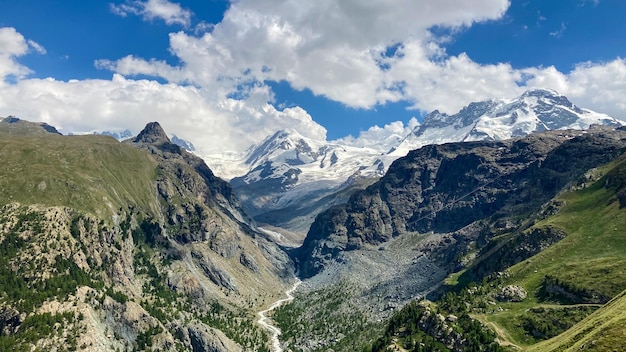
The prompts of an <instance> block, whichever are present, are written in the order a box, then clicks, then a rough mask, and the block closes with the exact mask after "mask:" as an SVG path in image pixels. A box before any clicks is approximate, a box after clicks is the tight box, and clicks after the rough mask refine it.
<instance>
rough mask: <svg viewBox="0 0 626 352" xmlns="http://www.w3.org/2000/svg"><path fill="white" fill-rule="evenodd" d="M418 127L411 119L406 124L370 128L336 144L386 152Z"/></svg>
mask: <svg viewBox="0 0 626 352" xmlns="http://www.w3.org/2000/svg"><path fill="white" fill-rule="evenodd" d="M419 125H420V123H419V121H417V119H416V118H415V117H412V118H411V119H410V120H409V121H408V122H407V123H406V124H404V123H403V122H402V121H395V122H392V123H389V124H386V125H385V126H383V127H379V126H372V127H370V128H369V129H368V130H367V131H361V133H359V135H358V137H353V136H347V137H344V138H340V139H338V140H336V142H338V143H341V144H346V145H350V146H354V147H368V146H378V147H380V151H381V152H386V151H388V150H389V149H390V148H392V147H394V146H397V144H398V142H399V141H401V140H402V139H403V138H404V137H406V136H407V135H408V134H409V133H411V131H413V130H414V129H415V128H416V127H417V126H419Z"/></svg>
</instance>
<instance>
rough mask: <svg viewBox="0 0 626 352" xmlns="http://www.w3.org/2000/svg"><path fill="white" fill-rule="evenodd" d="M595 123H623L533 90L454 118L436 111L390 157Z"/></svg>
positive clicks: (463, 111) (489, 102) (480, 105)
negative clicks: (443, 145) (450, 144)
mask: <svg viewBox="0 0 626 352" xmlns="http://www.w3.org/2000/svg"><path fill="white" fill-rule="evenodd" d="M594 124H600V125H609V126H621V125H622V122H620V121H619V120H617V119H615V118H613V117H611V116H608V115H606V114H601V113H597V112H594V111H591V110H588V109H581V108H579V107H578V106H576V105H574V104H572V103H571V102H570V101H569V100H568V99H567V97H565V96H564V95H561V94H559V93H557V92H555V91H553V90H548V89H534V90H529V91H526V92H525V93H524V94H522V95H521V96H519V97H517V98H515V99H510V100H504V99H498V100H486V101H482V102H476V103H471V104H469V105H468V106H466V107H464V108H463V109H461V111H459V112H458V113H456V114H454V115H448V114H444V113H441V112H439V111H437V110H435V111H433V112H431V113H430V114H428V115H426V117H424V121H423V123H422V124H421V125H420V126H418V127H417V128H416V129H415V130H414V131H413V133H411V134H409V135H408V136H407V137H406V138H405V140H404V141H402V143H400V145H398V147H397V148H395V149H394V151H393V152H392V153H391V154H392V155H395V156H398V157H399V156H403V155H406V153H407V152H408V151H409V150H412V149H417V148H419V147H422V146H424V145H428V144H441V143H447V142H458V141H479V140H504V139H509V138H513V137H519V136H524V135H527V134H530V133H533V132H540V131H546V130H561V129H587V128H589V126H591V125H594Z"/></svg>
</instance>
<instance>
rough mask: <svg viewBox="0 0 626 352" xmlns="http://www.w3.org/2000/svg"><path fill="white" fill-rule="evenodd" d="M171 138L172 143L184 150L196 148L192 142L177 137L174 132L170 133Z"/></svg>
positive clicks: (190, 150)
mask: <svg viewBox="0 0 626 352" xmlns="http://www.w3.org/2000/svg"><path fill="white" fill-rule="evenodd" d="M171 140H172V143H174V144H176V145H177V146H180V147H183V148H185V150H186V151H188V152H193V151H194V150H196V147H195V146H194V145H193V143H191V142H189V141H186V140H184V139H182V138H180V137H178V136H177V135H175V134H173V135H172V138H171Z"/></svg>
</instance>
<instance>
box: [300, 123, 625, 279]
mask: <svg viewBox="0 0 626 352" xmlns="http://www.w3.org/2000/svg"><path fill="white" fill-rule="evenodd" d="M625 133H626V132H624V131H621V130H611V129H607V128H597V129H595V130H590V131H588V132H580V131H579V132H576V131H559V132H556V131H555V132H544V133H541V134H535V135H531V136H528V137H524V138H519V139H513V140H508V141H502V142H470V143H451V144H444V145H431V146H426V147H423V148H421V149H418V150H415V151H412V152H411V153H409V154H408V155H407V156H406V157H404V158H401V159H399V160H397V161H396V162H395V163H394V164H393V165H392V166H391V167H390V168H389V171H388V172H387V174H386V175H385V176H384V177H383V178H381V180H380V181H378V182H377V183H375V184H373V185H371V186H369V187H368V188H367V189H366V190H365V191H362V192H357V193H356V194H354V195H353V196H352V197H351V198H350V200H349V201H348V203H347V204H346V205H344V206H338V207H334V208H331V209H329V210H328V211H326V212H324V213H322V214H320V215H319V216H318V217H317V219H316V220H315V222H314V223H313V225H312V226H311V230H310V231H309V233H308V235H307V238H306V239H305V241H304V244H303V245H302V247H301V248H300V249H299V250H298V251H297V256H298V258H299V259H300V261H301V267H300V273H301V275H304V276H305V277H310V276H312V275H315V274H316V273H318V272H319V271H321V270H322V269H323V268H324V267H325V266H326V265H327V264H328V263H330V262H332V261H335V260H337V259H338V258H340V257H341V253H342V252H344V251H351V250H355V249H359V248H362V247H364V246H366V245H378V244H381V243H384V242H387V241H389V240H390V239H392V238H394V237H397V236H400V235H402V234H405V233H413V232H418V233H427V232H429V231H434V232H435V233H447V232H454V231H458V230H461V229H463V228H464V227H466V226H468V225H470V224H472V223H473V222H475V221H478V220H481V219H484V218H488V217H493V218H498V217H504V216H505V215H508V214H517V215H516V216H517V217H513V218H511V217H510V216H509V217H508V219H507V221H509V222H513V223H515V222H519V221H522V220H523V219H524V217H525V216H527V215H528V214H530V213H531V212H532V211H535V210H537V209H538V208H539V207H540V206H541V205H542V204H543V203H544V202H546V201H548V200H549V199H551V198H552V197H553V196H554V195H556V194H557V193H558V192H559V191H561V189H562V188H563V187H564V186H565V185H567V184H568V183H569V182H571V181H573V180H575V179H576V178H578V177H580V176H581V175H582V174H584V173H585V172H586V171H587V170H589V169H590V168H592V167H595V166H598V165H600V164H602V163H606V162H608V161H610V160H612V159H613V158H615V157H616V156H617V155H619V153H621V150H622V148H624V146H625V144H624V143H625V142H624V140H623V139H624V137H625V136H626V134H625ZM503 226H507V225H503Z"/></svg>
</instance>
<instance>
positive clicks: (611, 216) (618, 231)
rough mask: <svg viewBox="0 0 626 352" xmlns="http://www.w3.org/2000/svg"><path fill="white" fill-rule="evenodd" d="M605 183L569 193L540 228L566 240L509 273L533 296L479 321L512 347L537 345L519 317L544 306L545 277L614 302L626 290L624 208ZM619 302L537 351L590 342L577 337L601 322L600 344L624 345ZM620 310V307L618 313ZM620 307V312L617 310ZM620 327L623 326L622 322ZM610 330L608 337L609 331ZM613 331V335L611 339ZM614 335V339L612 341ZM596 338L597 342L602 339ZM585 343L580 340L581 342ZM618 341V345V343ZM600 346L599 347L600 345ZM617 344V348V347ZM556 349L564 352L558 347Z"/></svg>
mask: <svg viewBox="0 0 626 352" xmlns="http://www.w3.org/2000/svg"><path fill="white" fill-rule="evenodd" d="M624 160H625V158H624V157H622V158H620V160H618V161H616V162H614V163H612V164H610V165H609V166H607V167H606V168H605V170H606V171H608V172H613V171H614V170H615V169H616V168H623V167H624V165H625V162H624ZM604 184H605V180H604V179H601V180H600V181H598V182H596V183H595V184H593V185H592V186H591V187H589V188H587V189H584V190H581V191H577V192H571V193H566V194H564V195H562V196H561V199H562V200H564V201H565V202H566V204H567V205H566V206H565V207H564V209H563V210H562V211H561V212H560V213H559V214H557V215H556V216H553V217H550V218H548V219H546V220H544V221H542V222H540V223H538V224H536V226H545V225H551V226H555V227H559V228H562V229H563V230H565V232H566V233H567V234H568V236H567V237H566V238H565V239H563V240H562V241H560V242H558V243H556V244H555V245H553V246H551V247H549V248H547V249H546V250H544V251H542V252H541V253H539V254H538V255H536V256H534V257H532V258H531V259H530V260H527V261H523V262H521V263H519V264H517V265H515V266H513V267H511V268H510V272H511V278H510V279H509V280H507V281H508V282H509V283H513V284H517V285H521V286H523V287H524V288H526V290H527V291H528V292H529V296H528V298H527V299H526V300H524V301H523V302H521V303H504V304H502V307H503V308H504V311H503V312H498V313H494V314H488V315H484V316H482V317H481V318H482V319H483V320H485V321H486V322H488V323H492V324H496V325H497V326H498V327H499V328H501V329H502V330H504V331H505V335H506V337H507V338H508V340H510V341H511V342H513V343H514V344H518V345H521V346H529V345H531V344H533V343H535V341H534V340H533V339H532V338H529V337H528V336H525V335H524V334H523V333H522V331H521V329H520V328H519V326H518V322H519V320H518V317H519V316H520V315H521V314H523V313H524V312H525V311H526V310H528V309H529V308H531V307H535V306H540V305H542V304H544V302H541V301H540V298H539V297H538V295H536V293H537V292H539V290H540V287H541V283H542V280H543V278H544V277H545V276H546V275H550V276H553V277H557V278H559V279H561V280H564V281H566V282H568V283H571V284H574V285H576V286H578V287H582V288H587V289H592V290H595V291H597V292H599V293H602V294H604V295H606V296H609V297H613V296H616V295H618V294H620V292H622V291H623V290H624V289H626V280H624V278H625V277H626V241H624V239H626V234H625V233H624V229H626V209H622V208H620V204H619V202H618V201H617V198H616V197H615V191H614V190H608V189H606V188H605V187H604ZM619 297H620V298H619V299H618V300H617V301H613V302H612V303H611V304H608V305H607V306H606V307H604V308H602V309H600V310H598V311H597V312H595V313H593V314H592V315H591V316H590V317H588V318H587V319H585V320H584V321H582V322H580V323H579V324H578V325H576V327H575V328H572V330H569V331H568V332H566V333H564V334H562V335H560V336H557V337H556V338H553V339H552V340H550V344H541V345H538V346H534V347H533V350H540V351H549V350H552V349H553V348H552V347H555V346H559V345H560V344H561V342H563V343H566V342H567V341H570V342H567V344H569V343H571V341H572V339H582V340H585V341H586V340H588V339H590V337H589V335H588V334H582V335H579V334H578V333H580V332H582V331H583V330H584V329H586V328H588V327H592V326H595V325H597V324H596V323H595V322H597V321H605V322H606V325H608V326H605V328H604V329H605V333H606V334H608V335H607V336H606V338H605V339H603V340H602V341H604V342H606V343H608V345H607V346H605V347H607V348H608V347H611V346H612V345H611V344H612V343H613V342H611V341H613V340H614V339H615V338H616V336H617V335H619V338H617V339H616V340H615V341H617V343H620V344H621V343H623V342H624V341H626V335H624V332H625V331H624V328H623V327H622V326H623V323H624V321H625V320H626V311H625V310H624V309H623V306H624V305H626V298H624V297H623V294H620V296H619ZM616 307H617V308H616ZM619 307H622V309H621V310H619V309H620V308H619ZM616 322H621V326H620V324H619V323H617V324H616ZM606 331H608V332H606ZM611 331H612V332H614V333H615V334H613V335H611ZM609 335H610V336H609ZM599 338H600V337H599V336H596V339H599ZM582 340H581V341H582ZM615 341H614V342H615ZM600 343H601V342H600V341H597V344H600ZM618 346H619V345H613V347H618ZM557 350H560V349H558V348H557Z"/></svg>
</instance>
